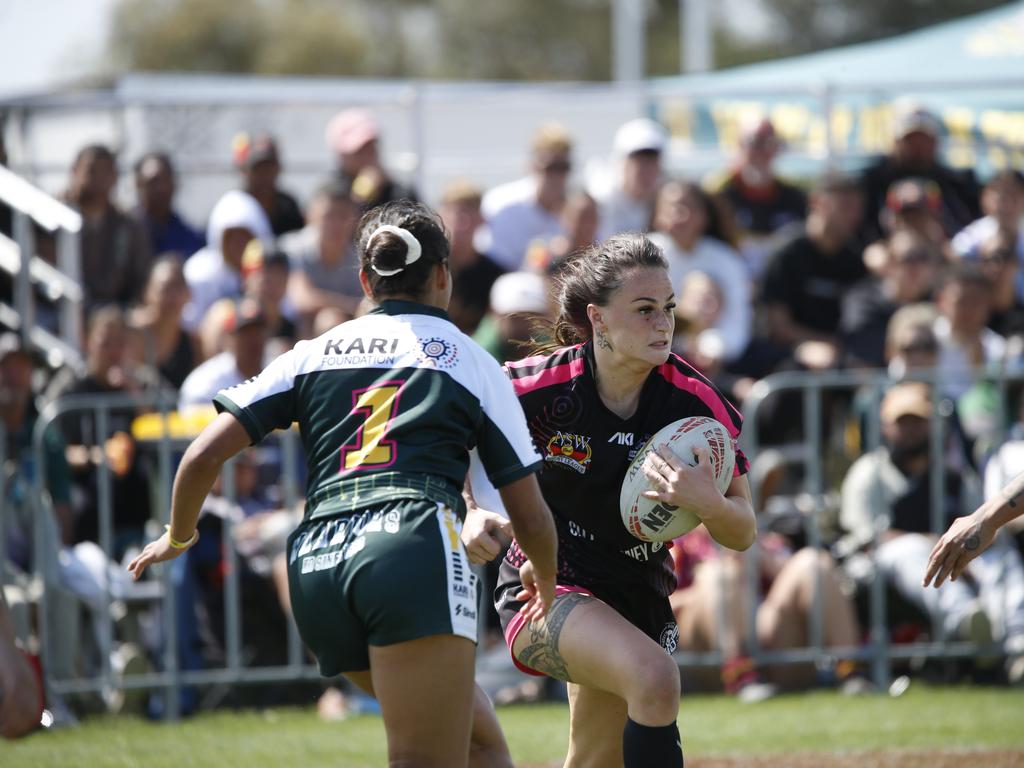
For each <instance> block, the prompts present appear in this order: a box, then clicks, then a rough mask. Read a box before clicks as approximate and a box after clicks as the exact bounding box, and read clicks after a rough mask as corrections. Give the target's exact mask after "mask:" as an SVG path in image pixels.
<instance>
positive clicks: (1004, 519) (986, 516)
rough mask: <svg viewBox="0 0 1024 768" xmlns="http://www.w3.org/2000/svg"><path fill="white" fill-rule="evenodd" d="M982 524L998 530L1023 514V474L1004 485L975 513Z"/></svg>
mask: <svg viewBox="0 0 1024 768" xmlns="http://www.w3.org/2000/svg"><path fill="white" fill-rule="evenodd" d="M976 514H977V515H978V517H979V518H980V519H981V520H982V522H984V523H986V524H989V525H992V526H993V527H994V528H1000V527H1001V526H1003V525H1005V524H1006V523H1008V522H1010V521H1011V520H1013V519H1014V518H1017V517H1020V516H1021V515H1022V514H1024V472H1021V473H1020V474H1019V475H1017V476H1016V477H1015V478H1013V480H1011V481H1010V482H1009V483H1007V484H1006V487H1004V488H1003V489H1002V490H1001V491H1000V492H999V494H998V495H997V496H995V498H993V499H990V500H989V501H987V502H985V504H983V505H982V506H981V507H980V508H979V509H978V511H977V513H976Z"/></svg>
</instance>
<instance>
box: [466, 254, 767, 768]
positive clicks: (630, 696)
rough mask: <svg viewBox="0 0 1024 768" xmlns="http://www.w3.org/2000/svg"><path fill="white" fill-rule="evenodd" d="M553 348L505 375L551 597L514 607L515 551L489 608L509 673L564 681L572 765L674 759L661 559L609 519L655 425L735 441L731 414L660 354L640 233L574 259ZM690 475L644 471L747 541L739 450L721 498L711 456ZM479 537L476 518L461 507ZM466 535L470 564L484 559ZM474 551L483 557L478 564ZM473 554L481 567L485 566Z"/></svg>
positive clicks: (668, 308)
mask: <svg viewBox="0 0 1024 768" xmlns="http://www.w3.org/2000/svg"><path fill="white" fill-rule="evenodd" d="M558 281H559V288H558V302H559V317H558V319H557V320H556V322H555V325H554V328H553V329H552V334H551V335H552V337H553V338H554V339H555V344H556V345H557V346H558V347H560V348H558V349H556V350H555V351H553V352H548V353H546V354H542V355H538V356H536V357H530V358H527V359H525V360H520V361H519V362H515V363H509V364H508V365H507V369H508V373H509V376H510V377H511V378H512V384H513V386H514V387H515V390H516V393H517V394H518V395H519V400H520V402H521V403H522V404H523V409H524V411H525V412H526V418H527V423H528V425H529V428H530V433H531V435H532V436H533V441H534V445H535V446H537V448H538V450H540V452H541V454H542V456H543V458H544V469H543V471H542V472H541V474H540V485H541V491H542V492H543V494H544V498H545V499H546V500H547V502H548V504H549V505H550V507H551V510H552V512H553V513H554V515H555V523H556V526H557V528H558V536H559V545H558V586H557V597H556V598H555V602H554V604H553V605H552V606H551V608H550V609H549V611H548V613H547V615H546V616H544V617H542V618H535V619H531V618H530V617H528V616H526V615H524V614H522V613H520V608H521V606H522V602H521V600H520V598H519V597H518V595H519V594H520V593H521V591H522V589H523V585H522V583H521V582H520V581H519V567H520V566H521V565H522V563H523V560H524V558H525V557H527V556H528V555H527V553H524V552H523V551H522V548H521V547H520V546H519V545H518V542H517V541H513V543H512V546H511V547H510V548H509V550H508V552H507V553H506V555H505V559H504V562H503V563H502V565H501V568H500V570H499V577H498V584H497V588H496V590H495V605H496V607H497V609H498V613H499V615H500V617H501V620H502V626H503V627H504V629H505V637H506V640H507V641H508V644H509V647H510V648H511V651H512V656H513V658H514V659H515V661H516V664H517V665H518V666H520V668H522V669H524V670H525V671H527V672H533V673H535V674H537V673H540V674H546V675H550V676H552V677H554V678H557V679H559V680H565V681H566V682H568V683H569V707H570V732H569V755H568V758H567V760H566V763H565V765H566V766H584V765H585V766H621V765H623V764H625V766H626V768H639V767H640V766H643V767H644V768H661V767H662V766H671V767H672V768H678V766H680V765H682V748H681V746H680V739H679V731H678V729H677V728H676V717H677V716H678V712H679V670H678V667H677V666H676V663H675V661H673V659H672V657H671V655H670V654H671V653H672V652H673V651H674V650H675V645H676V641H677V638H678V628H677V626H676V623H675V620H674V618H673V614H672V608H671V606H670V605H669V600H668V596H669V594H671V592H672V591H673V589H674V588H675V578H674V576H673V573H672V565H671V558H670V557H669V554H668V551H667V549H666V548H665V547H664V546H663V545H662V544H660V543H648V542H643V541H640V540H638V539H636V538H633V536H632V535H631V534H630V533H629V532H628V531H627V530H626V528H625V526H624V525H623V524H622V518H621V516H620V514H619V503H618V499H619V488H620V486H621V484H622V479H623V477H624V476H625V473H626V469H627V467H628V466H629V463H630V460H631V459H632V458H633V456H635V455H636V452H637V450H639V448H640V446H641V445H642V443H643V442H644V441H645V440H646V439H647V438H648V437H650V436H651V435H652V434H654V433H655V432H656V431H657V430H658V429H660V428H661V427H663V426H665V425H666V424H668V423H670V422H672V421H675V420H676V419H680V418H683V417H685V416H711V417H713V418H715V419H717V420H718V421H720V422H722V424H724V425H725V426H726V428H727V429H728V430H729V432H730V433H731V434H732V436H733V438H736V437H738V435H739V430H740V423H741V418H740V415H739V413H738V412H737V411H736V409H735V408H733V406H732V405H731V404H730V403H729V402H728V401H727V400H726V399H725V398H724V397H723V396H722V395H721V394H720V393H719V392H718V391H717V390H716V389H715V387H714V386H713V385H712V384H711V383H710V382H709V381H708V380H707V379H706V378H704V377H703V376H702V375H701V374H700V373H698V372H697V371H696V370H694V369H693V368H692V367H691V366H690V365H688V364H687V363H686V361H684V360H683V359H682V358H680V357H677V356H676V355H673V354H670V352H669V345H670V343H671V340H672V330H673V309H674V307H675V304H674V301H673V292H672V284H671V282H670V281H669V277H668V273H667V271H666V262H665V258H664V256H663V255H662V253H661V251H660V250H659V249H658V248H657V247H656V246H655V245H653V244H652V243H651V242H650V241H649V240H648V239H647V238H645V237H643V236H641V235H620V236H616V237H612V238H610V239H609V240H608V241H606V242H605V243H603V244H601V245H598V246H593V247H591V248H588V249H586V250H584V251H582V252H580V253H578V254H577V255H575V256H574V257H572V258H571V259H570V260H569V261H568V262H567V263H566V264H565V265H564V267H563V268H562V271H561V273H560V276H559V278H558ZM697 459H698V460H699V461H698V464H697V465H696V466H694V467H690V466H689V465H688V464H686V463H685V462H683V461H682V460H680V459H679V458H677V457H676V456H675V455H674V454H673V453H672V452H671V451H670V450H669V449H668V448H667V446H661V447H660V448H659V449H658V450H657V451H656V452H652V454H651V458H650V459H649V460H648V462H647V463H646V464H645V466H644V471H645V473H646V474H647V476H648V478H649V480H650V481H651V483H652V487H653V488H654V489H655V490H654V491H651V492H648V494H649V495H650V497H651V498H657V499H659V500H661V501H662V502H665V503H668V504H675V505H678V506H679V507H680V508H682V509H686V510H691V511H693V512H694V513H696V514H697V515H698V516H700V518H701V519H702V520H703V524H704V526H705V527H706V528H707V530H708V531H709V532H710V533H711V535H712V536H713V537H714V538H715V539H716V540H717V541H718V542H719V543H721V544H722V545H724V546H726V547H730V548H732V549H737V550H743V549H746V548H747V547H749V546H750V544H751V543H752V542H753V540H754V533H755V522H754V512H753V509H752V507H751V503H750V491H749V488H748V485H747V480H746V478H745V477H744V475H745V473H746V472H747V470H748V469H749V463H748V462H747V460H746V458H745V457H744V456H743V454H742V453H741V452H739V451H737V454H736V474H735V476H734V478H733V481H732V483H731V485H730V486H729V488H728V490H727V491H726V493H725V494H724V495H723V494H722V493H721V492H720V491H719V490H718V488H717V487H716V485H715V482H714V477H713V475H712V470H711V467H710V457H709V456H708V455H707V454H706V452H698V453H697ZM471 514H473V515H474V520H473V522H474V525H475V527H474V530H486V527H487V526H485V525H476V524H477V523H478V522H479V520H478V518H477V517H476V516H477V515H479V514H486V513H484V512H483V511H482V510H480V511H477V510H471ZM477 544H478V543H477V542H476V541H471V542H469V545H470V550H469V551H470V555H471V557H474V559H485V558H486V554H485V552H484V550H482V549H481V548H479V547H478V545H477ZM478 553H479V554H478ZM480 555H482V557H481V556H480Z"/></svg>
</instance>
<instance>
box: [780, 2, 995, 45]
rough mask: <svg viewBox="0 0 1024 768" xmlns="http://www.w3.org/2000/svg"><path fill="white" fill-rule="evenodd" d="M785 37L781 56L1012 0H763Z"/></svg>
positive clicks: (946, 18) (889, 32)
mask: <svg viewBox="0 0 1024 768" xmlns="http://www.w3.org/2000/svg"><path fill="white" fill-rule="evenodd" d="M762 2H763V4H764V6H765V7H766V9H767V10H768V12H769V14H770V15H771V16H773V17H774V20H775V22H776V26H777V29H778V31H779V38H780V39H779V40H778V41H777V42H778V45H777V47H776V55H789V54H794V53H806V52H809V51H816V50H820V49H822V48H830V47H833V46H836V45H846V44H849V43H860V42H865V41H869V40H877V39H880V38H883V37H890V36H893V35H898V34H901V33H903V32H909V31H911V30H914V29H918V28H920V27H925V26H928V25H930V24H938V23H939V22H942V21H949V20H951V19H955V18H958V17H960V16H968V15H970V14H974V13H980V12H981V11H985V10H989V9H991V8H995V7H997V6H1000V5H1007V4H1008V2H1010V0H762Z"/></svg>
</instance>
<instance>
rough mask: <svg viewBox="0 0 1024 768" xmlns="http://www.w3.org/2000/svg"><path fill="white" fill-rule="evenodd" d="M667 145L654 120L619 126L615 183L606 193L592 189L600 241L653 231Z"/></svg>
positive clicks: (615, 142) (614, 154) (614, 155)
mask: <svg viewBox="0 0 1024 768" xmlns="http://www.w3.org/2000/svg"><path fill="white" fill-rule="evenodd" d="M667 143H668V135H667V134H666V133H665V129H664V128H662V126H661V125H660V124H659V123H656V122H655V121H654V120H650V119H648V118H645V117H640V118H637V119H636V120H630V121H629V122H628V123H624V124H622V125H621V126H619V130H617V131H616V132H615V139H614V140H613V142H612V154H613V162H614V165H615V170H614V171H613V174H614V176H613V178H612V182H611V184H610V185H609V186H608V187H606V188H605V189H603V190H601V189H593V190H592V194H593V196H594V199H595V200H597V202H598V205H599V207H600V223H599V225H598V232H597V239H598V241H603V240H606V239H607V238H608V237H610V236H611V235H615V234H618V233H619V232H646V231H647V230H648V229H649V228H650V225H651V216H652V214H653V213H654V198H655V197H656V196H657V194H658V186H659V185H660V183H661V158H662V154H663V153H664V151H665V146H666V145H667Z"/></svg>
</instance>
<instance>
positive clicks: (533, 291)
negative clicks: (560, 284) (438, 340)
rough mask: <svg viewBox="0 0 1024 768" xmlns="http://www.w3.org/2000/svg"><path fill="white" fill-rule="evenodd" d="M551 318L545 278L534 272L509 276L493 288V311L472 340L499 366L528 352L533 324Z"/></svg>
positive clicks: (516, 273) (496, 283)
mask: <svg viewBox="0 0 1024 768" xmlns="http://www.w3.org/2000/svg"><path fill="white" fill-rule="evenodd" d="M550 314H551V306H550V302H549V300H548V286H547V283H546V282H545V280H544V278H543V277H542V276H540V275H538V274H536V273H535V272H509V273H507V274H504V275H502V276H501V277H499V278H498V279H497V280H495V281H494V285H492V286H491V311H490V313H489V314H488V315H487V316H486V317H485V318H484V319H483V320H482V321H481V323H480V326H479V327H478V328H477V331H476V333H475V334H474V335H473V340H474V341H476V342H477V343H478V344H480V346H482V347H483V348H484V349H486V350H487V351H488V352H490V353H491V354H492V355H494V357H495V358H497V360H498V361H499V362H504V361H505V360H516V359H518V358H520V357H522V356H523V354H524V353H525V352H526V350H527V349H528V348H529V343H530V339H531V336H533V335H534V321H535V320H536V319H538V318H542V317H548V316H550Z"/></svg>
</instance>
